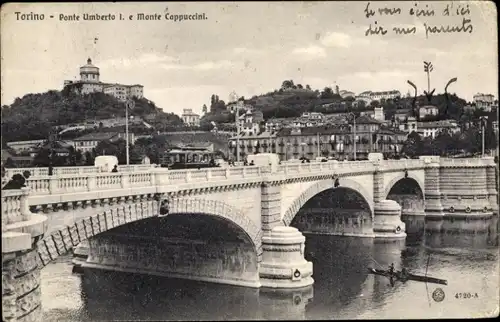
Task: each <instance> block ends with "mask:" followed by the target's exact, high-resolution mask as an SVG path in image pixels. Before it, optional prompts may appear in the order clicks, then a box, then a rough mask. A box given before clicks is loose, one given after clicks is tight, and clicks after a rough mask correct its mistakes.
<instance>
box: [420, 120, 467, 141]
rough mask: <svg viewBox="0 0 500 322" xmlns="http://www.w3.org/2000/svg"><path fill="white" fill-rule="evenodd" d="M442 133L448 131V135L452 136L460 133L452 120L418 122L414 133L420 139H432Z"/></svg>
mask: <svg viewBox="0 0 500 322" xmlns="http://www.w3.org/2000/svg"><path fill="white" fill-rule="evenodd" d="M442 131H448V132H449V133H450V134H454V133H457V132H458V131H460V127H459V126H458V124H457V123H456V122H454V121H452V120H442V121H434V122H418V124H417V131H416V132H417V133H418V134H419V135H421V136H422V137H430V138H432V139H434V138H436V136H437V135H438V134H439V133H441V132H442Z"/></svg>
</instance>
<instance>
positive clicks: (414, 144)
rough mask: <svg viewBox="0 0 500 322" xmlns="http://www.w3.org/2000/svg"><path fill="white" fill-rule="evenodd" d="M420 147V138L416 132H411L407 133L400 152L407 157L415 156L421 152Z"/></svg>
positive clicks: (421, 145) (421, 146)
mask: <svg viewBox="0 0 500 322" xmlns="http://www.w3.org/2000/svg"><path fill="white" fill-rule="evenodd" d="M422 149H423V144H422V138H421V137H420V135H419V134H418V133H417V132H411V133H410V134H408V137H407V138H406V141H405V142H404V144H403V148H402V149H401V152H402V153H403V154H406V155H407V156H409V157H415V156H417V155H421V154H422Z"/></svg>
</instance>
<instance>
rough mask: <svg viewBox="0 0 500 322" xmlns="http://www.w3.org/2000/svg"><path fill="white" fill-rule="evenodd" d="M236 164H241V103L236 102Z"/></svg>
mask: <svg viewBox="0 0 500 322" xmlns="http://www.w3.org/2000/svg"><path fill="white" fill-rule="evenodd" d="M235 122H236V162H240V103H239V101H238V102H236V113H235Z"/></svg>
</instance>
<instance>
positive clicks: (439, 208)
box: [420, 156, 444, 219]
mask: <svg viewBox="0 0 500 322" xmlns="http://www.w3.org/2000/svg"><path fill="white" fill-rule="evenodd" d="M420 159H421V160H423V161H424V163H426V167H425V170H424V171H425V188H424V190H425V192H424V195H425V214H426V219H427V218H436V217H437V218H438V219H442V218H443V216H444V212H443V205H442V204H441V189H440V177H439V175H440V173H439V172H440V171H439V170H440V167H441V165H440V163H439V156H421V157H420Z"/></svg>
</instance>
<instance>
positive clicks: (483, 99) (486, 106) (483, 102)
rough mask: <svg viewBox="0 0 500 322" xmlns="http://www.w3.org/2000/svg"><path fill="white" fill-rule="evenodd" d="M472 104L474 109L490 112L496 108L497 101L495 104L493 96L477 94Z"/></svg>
mask: <svg viewBox="0 0 500 322" xmlns="http://www.w3.org/2000/svg"><path fill="white" fill-rule="evenodd" d="M473 101H474V104H475V105H476V108H478V109H482V110H484V111H485V112H490V111H491V108H492V107H493V106H494V105H495V104H496V107H497V108H498V101H496V102H495V96H493V95H491V94H483V93H477V94H476V95H474V96H473Z"/></svg>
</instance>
